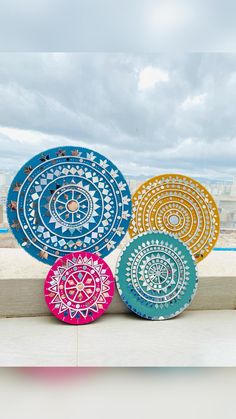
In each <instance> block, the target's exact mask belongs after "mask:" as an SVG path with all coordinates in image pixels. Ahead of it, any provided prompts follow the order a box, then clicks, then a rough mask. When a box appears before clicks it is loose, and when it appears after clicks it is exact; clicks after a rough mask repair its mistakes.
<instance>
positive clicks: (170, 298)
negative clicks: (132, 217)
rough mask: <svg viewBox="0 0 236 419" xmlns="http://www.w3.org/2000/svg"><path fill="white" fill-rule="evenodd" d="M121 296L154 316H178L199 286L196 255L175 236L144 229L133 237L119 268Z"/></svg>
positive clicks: (137, 310)
mask: <svg viewBox="0 0 236 419" xmlns="http://www.w3.org/2000/svg"><path fill="white" fill-rule="evenodd" d="M116 281H117V288H118V291H119V293H120V295H121V298H122V299H123V301H124V302H125V304H127V306H128V307H129V308H130V309H131V310H132V311H133V312H135V313H136V314H138V315H139V316H141V317H144V318H146V319H150V320H163V319H168V318H171V317H175V316H177V315H178V314H179V313H181V312H182V311H183V310H184V309H185V308H187V307H188V305H189V304H190V303H191V301H192V299H193V297H194V294H195V292H196V288H197V282H198V280H197V271H196V263H195V259H194V257H193V256H192V254H191V252H190V251H189V249H188V248H187V246H186V245H185V244H184V243H183V242H181V241H180V240H179V239H177V238H176V237H175V236H173V235H170V234H167V233H160V232H147V233H143V234H141V235H139V236H137V237H135V238H134V239H133V240H131V241H130V243H129V244H128V246H127V247H126V248H125V249H124V251H123V252H122V254H121V256H120V258H119V261H118V264H117V269H116Z"/></svg>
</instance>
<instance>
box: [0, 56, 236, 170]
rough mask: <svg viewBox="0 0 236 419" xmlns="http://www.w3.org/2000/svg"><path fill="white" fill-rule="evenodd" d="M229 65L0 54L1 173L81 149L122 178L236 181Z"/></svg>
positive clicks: (233, 79) (235, 91) (232, 60)
mask: <svg viewBox="0 0 236 419" xmlns="http://www.w3.org/2000/svg"><path fill="white" fill-rule="evenodd" d="M235 104H236V55H235V54H229V53H228V54H222V53H221V54H220V53H216V54H213V53H193V54H181V53H179V54H176V55H174V54H173V53H172V54H169V55H168V54H130V53H127V54H118V53H117V54H115V53H114V54H112V53H107V54H105V53H92V52H91V53H54V54H53V53H18V54H16V53H1V54H0V146H1V153H0V170H5V169H10V170H13V171H16V170H17V169H18V168H19V166H20V165H21V164H22V163H23V162H24V161H25V160H26V159H29V158H30V157H31V156H33V154H35V153H37V152H40V151H43V150H45V149H47V148H50V147H54V146H57V145H58V146H59V145H77V146H79V145H81V146H86V147H89V148H92V149H95V150H97V151H99V152H101V153H103V154H104V155H106V156H107V157H109V158H111V159H112V160H113V161H114V162H115V163H116V164H117V166H119V167H120V168H121V169H122V170H123V172H124V174H126V175H133V176H140V175H143V176H145V177H146V176H153V175H155V174H159V173H162V172H165V173H167V172H176V171H178V172H181V173H186V174H188V175H190V176H191V175H192V176H195V177H197V176H203V177H209V178H230V177H232V176H236V106H235Z"/></svg>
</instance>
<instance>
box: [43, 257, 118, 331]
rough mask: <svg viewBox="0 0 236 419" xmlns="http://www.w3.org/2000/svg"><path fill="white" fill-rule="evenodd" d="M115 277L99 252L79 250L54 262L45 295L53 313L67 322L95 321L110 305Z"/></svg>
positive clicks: (46, 282)
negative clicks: (98, 254)
mask: <svg viewBox="0 0 236 419" xmlns="http://www.w3.org/2000/svg"><path fill="white" fill-rule="evenodd" d="M114 289H115V285H114V278H113V275H112V272H111V270H110V268H109V266H108V265H107V264H106V262H105V261H104V260H103V259H101V258H99V257H98V256H97V255H96V254H92V253H88V252H76V253H71V254H70V255H66V256H64V257H62V258H60V259H59V260H57V261H56V263H55V264H54V265H53V267H52V268H51V269H50V271H49V273H48V276H47V278H46V281H45V286H44V294H45V300H46V303H47V305H48V307H49V309H50V310H51V312H52V313H53V314H54V316H56V317H57V318H58V319H60V320H62V321H63V322H65V323H71V324H85V323H91V322H93V321H94V320H96V319H97V318H98V317H100V316H101V315H102V314H103V313H104V312H105V311H106V310H107V308H108V306H109V305H110V303H111V301H112V298H113V295H114Z"/></svg>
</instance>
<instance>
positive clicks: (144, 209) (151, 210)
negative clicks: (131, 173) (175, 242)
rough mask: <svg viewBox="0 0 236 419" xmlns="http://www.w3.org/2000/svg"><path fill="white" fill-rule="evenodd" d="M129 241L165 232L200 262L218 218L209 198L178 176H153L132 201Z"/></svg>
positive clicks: (196, 184) (210, 243) (211, 243)
mask: <svg viewBox="0 0 236 419" xmlns="http://www.w3.org/2000/svg"><path fill="white" fill-rule="evenodd" d="M132 203H133V215H132V220H131V223H130V227H129V233H130V235H131V237H134V236H136V235H137V234H140V233H143V232H145V231H150V230H152V231H157V230H158V231H166V232H169V233H172V234H174V235H175V236H176V237H178V238H179V239H181V240H183V241H184V242H185V243H186V244H187V246H188V247H189V249H190V250H191V251H192V253H193V254H194V256H195V258H196V261H197V262H200V261H201V260H202V259H204V258H205V257H206V256H207V255H208V253H209V252H210V251H211V250H212V248H213V247H214V246H215V244H216V242H217V239H218V235H219V230H220V218H219V212H218V209H217V205H216V203H215V201H214V199H213V197H212V196H211V194H210V193H209V192H208V191H207V190H206V188H204V186H202V185H201V184H200V183H199V182H197V181H196V180H193V179H191V178H189V177H187V176H182V175H175V174H169V175H162V176H156V177H154V178H152V179H150V180H148V181H147V182H145V183H143V184H142V185H141V186H140V187H139V188H138V190H137V191H136V192H135V194H134V195H133V197H132Z"/></svg>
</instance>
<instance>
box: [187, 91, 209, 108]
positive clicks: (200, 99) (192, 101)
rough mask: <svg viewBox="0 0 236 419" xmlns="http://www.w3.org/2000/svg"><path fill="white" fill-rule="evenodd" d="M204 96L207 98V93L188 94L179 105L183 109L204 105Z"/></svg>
mask: <svg viewBox="0 0 236 419" xmlns="http://www.w3.org/2000/svg"><path fill="white" fill-rule="evenodd" d="M206 98H207V93H202V94H200V95H195V96H188V97H187V98H186V99H185V100H184V101H183V103H182V104H181V107H182V108H183V109H184V110H187V109H190V108H193V107H195V106H199V105H204V103H205V101H206Z"/></svg>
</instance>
